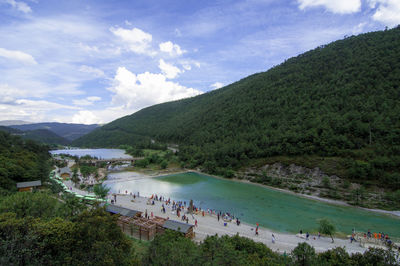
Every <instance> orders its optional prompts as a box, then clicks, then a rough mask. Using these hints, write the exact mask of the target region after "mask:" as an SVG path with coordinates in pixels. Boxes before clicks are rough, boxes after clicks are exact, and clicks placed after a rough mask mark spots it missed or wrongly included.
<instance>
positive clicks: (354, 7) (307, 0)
mask: <svg viewBox="0 0 400 266" xmlns="http://www.w3.org/2000/svg"><path fill="white" fill-rule="evenodd" d="M297 2H298V3H299V4H300V5H299V8H300V9H301V10H304V9H306V8H309V7H325V9H326V10H328V11H330V12H332V13H338V14H350V13H355V12H359V11H360V10H361V0H297Z"/></svg>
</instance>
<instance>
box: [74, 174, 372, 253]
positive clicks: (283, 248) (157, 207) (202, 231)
mask: <svg viewBox="0 0 400 266" xmlns="http://www.w3.org/2000/svg"><path fill="white" fill-rule="evenodd" d="M185 172H193V171H185ZM170 174H171V173H168V174H160V175H157V176H166V175H170ZM172 174H173V173H172ZM139 177H140V178H151V177H154V176H145V175H142V174H140V175H139ZM68 182H70V181H68ZM73 190H74V191H75V192H77V194H81V193H84V192H85V191H82V190H80V189H76V188H74V189H73ZM116 197H117V202H116V203H115V205H116V206H121V207H125V208H128V209H134V210H138V211H142V212H143V214H144V213H145V211H147V213H148V214H149V216H150V215H152V214H153V215H154V216H159V217H164V218H168V219H172V220H175V221H180V220H181V219H180V218H179V217H177V215H176V212H174V211H172V209H171V206H170V205H165V207H166V213H163V212H162V211H161V204H165V202H163V201H154V203H155V204H154V205H150V204H148V200H149V199H150V198H149V197H145V196H140V197H136V198H134V197H133V195H131V194H121V193H118V194H116ZM112 198H113V196H112V194H111V193H109V194H108V196H107V199H108V200H107V201H108V202H110V201H111V199H112ZM184 213H186V211H185V212H184ZM182 214H183V213H182ZM188 216H189V224H191V225H194V223H195V220H197V221H198V226H197V227H194V232H195V234H196V236H195V238H194V239H193V240H194V241H196V242H201V241H204V239H205V238H206V237H207V236H214V235H216V234H217V235H219V236H222V235H228V236H234V235H236V234H238V235H239V236H241V237H246V238H249V239H252V240H254V241H256V242H261V243H263V244H265V245H266V246H267V247H269V248H271V249H272V250H274V251H276V252H279V253H284V252H286V253H290V252H291V251H292V250H293V249H294V248H295V247H296V246H297V245H298V244H299V243H303V242H306V243H308V244H310V245H311V246H313V247H314V249H315V251H316V252H318V253H319V252H324V251H327V250H330V249H333V248H336V247H345V248H346V252H348V253H349V254H352V253H364V252H365V251H366V250H367V247H368V246H366V247H364V246H360V243H359V242H353V243H350V241H349V239H348V238H346V237H343V236H342V237H338V236H336V237H335V242H334V243H331V239H330V237H329V236H322V237H321V238H318V236H317V235H316V234H315V233H314V234H313V233H312V232H310V238H309V239H308V240H307V239H306V237H305V232H304V233H303V234H302V235H299V234H296V233H290V232H279V231H275V230H273V229H270V228H267V227H262V226H260V227H259V234H258V235H256V234H255V228H256V225H253V224H250V223H247V222H244V221H241V224H240V226H237V225H236V223H235V222H227V225H224V221H223V220H222V219H220V220H218V219H217V216H216V215H215V214H210V213H208V212H205V216H202V214H201V213H198V214H188ZM272 235H274V238H275V239H276V242H275V243H273V242H272Z"/></svg>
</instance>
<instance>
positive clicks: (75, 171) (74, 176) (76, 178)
mask: <svg viewBox="0 0 400 266" xmlns="http://www.w3.org/2000/svg"><path fill="white" fill-rule="evenodd" d="M71 181H72V182H73V183H74V185H75V187H76V185H77V184H78V183H79V182H80V181H81V180H80V178H79V176H78V168H74V169H73V170H72V177H71Z"/></svg>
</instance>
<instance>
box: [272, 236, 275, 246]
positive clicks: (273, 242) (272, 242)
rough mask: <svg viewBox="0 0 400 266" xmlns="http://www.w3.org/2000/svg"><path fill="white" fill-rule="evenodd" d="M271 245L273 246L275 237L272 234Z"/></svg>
mask: <svg viewBox="0 0 400 266" xmlns="http://www.w3.org/2000/svg"><path fill="white" fill-rule="evenodd" d="M272 244H275V236H274V234H272Z"/></svg>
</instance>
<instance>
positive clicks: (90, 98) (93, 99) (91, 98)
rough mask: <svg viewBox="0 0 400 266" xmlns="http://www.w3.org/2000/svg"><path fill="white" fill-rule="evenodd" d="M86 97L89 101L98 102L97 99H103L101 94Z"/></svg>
mask: <svg viewBox="0 0 400 266" xmlns="http://www.w3.org/2000/svg"><path fill="white" fill-rule="evenodd" d="M86 99H88V101H91V102H97V101H100V100H101V97H99V96H89V97H87V98H86Z"/></svg>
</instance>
